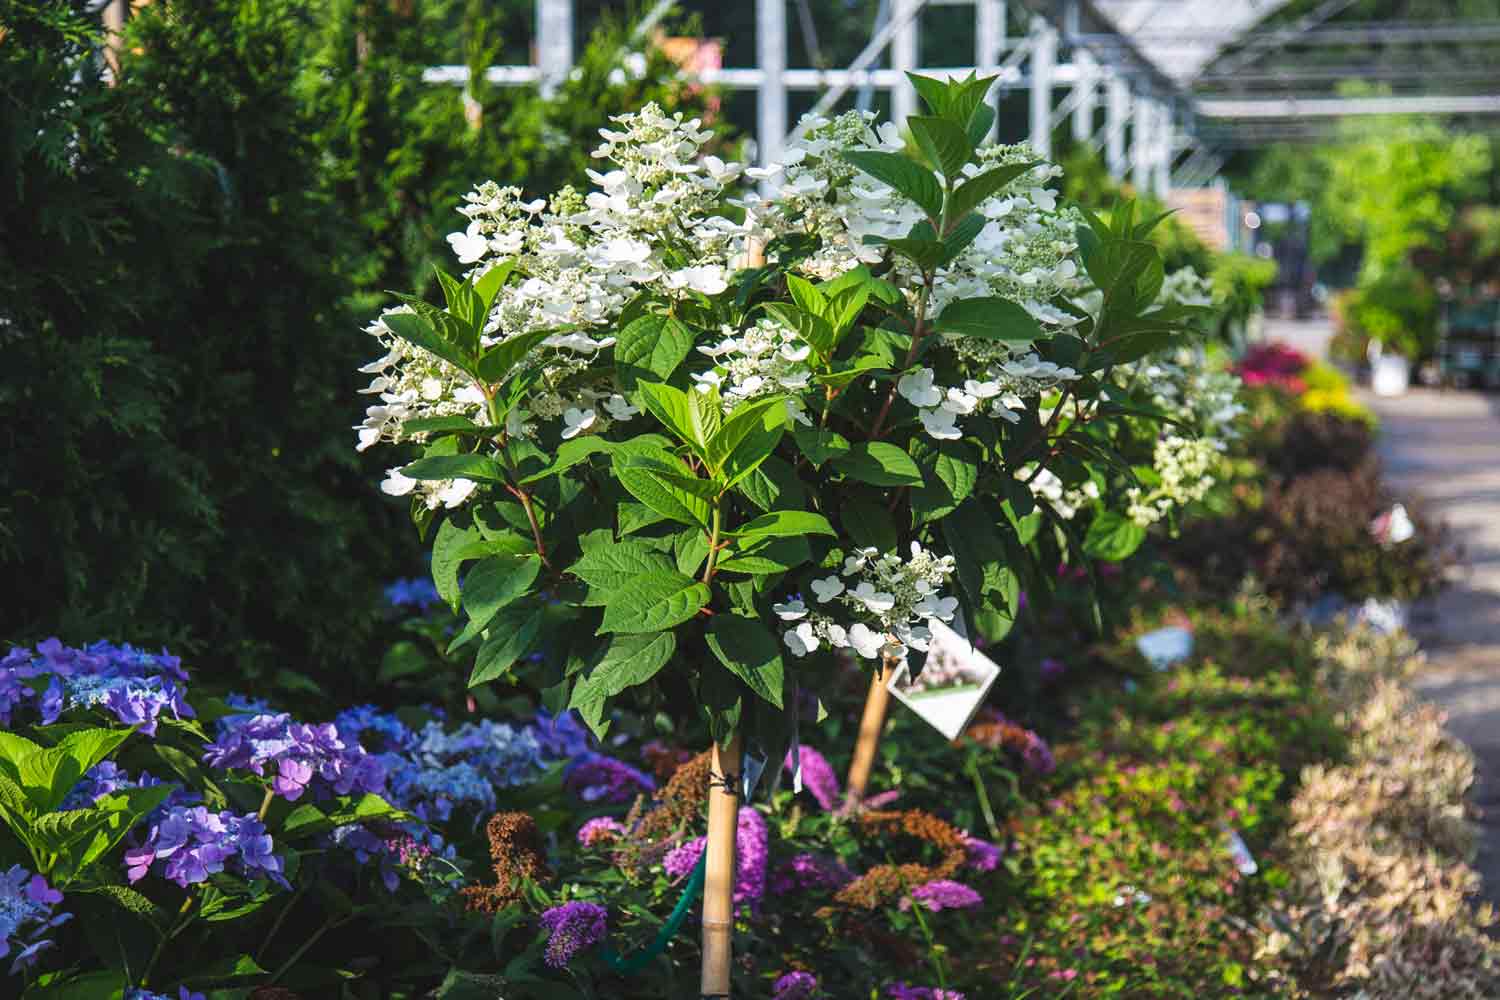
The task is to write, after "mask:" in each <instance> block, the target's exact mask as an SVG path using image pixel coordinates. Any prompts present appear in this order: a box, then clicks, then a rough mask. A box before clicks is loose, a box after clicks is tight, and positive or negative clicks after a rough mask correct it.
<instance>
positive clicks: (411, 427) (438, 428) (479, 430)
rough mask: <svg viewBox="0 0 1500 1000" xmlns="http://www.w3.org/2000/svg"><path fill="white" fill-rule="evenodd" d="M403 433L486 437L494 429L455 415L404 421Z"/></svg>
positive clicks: (402, 424)
mask: <svg viewBox="0 0 1500 1000" xmlns="http://www.w3.org/2000/svg"><path fill="white" fill-rule="evenodd" d="M401 433H403V434H430V435H433V436H435V437H436V436H442V435H444V434H475V435H484V434H492V433H494V428H492V427H481V426H479V425H478V424H476V423H475V422H474V421H472V420H470V419H469V418H468V417H460V416H458V415H457V414H454V415H453V416H449V417H417V418H416V419H414V420H403V421H402V422H401Z"/></svg>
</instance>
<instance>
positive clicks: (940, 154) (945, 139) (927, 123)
mask: <svg viewBox="0 0 1500 1000" xmlns="http://www.w3.org/2000/svg"><path fill="white" fill-rule="evenodd" d="M906 126H907V128H909V129H911V134H912V138H914V139H916V140H917V146H918V147H919V148H920V149H921V150H922V153H923V154H924V155H925V156H926V157H927V162H928V163H929V164H930V165H931V166H932V167H933V168H934V169H936V170H938V171H939V172H940V173H942V175H943V176H944V177H947V178H948V179H949V180H950V181H951V180H952V179H953V178H956V177H960V176H962V175H963V168H964V166H965V165H966V164H967V163H968V162H969V160H970V158H971V157H973V155H974V146H973V144H971V143H970V142H969V136H968V135H967V133H965V132H964V130H963V126H961V125H957V124H955V123H953V122H951V121H948V120H946V119H943V118H938V117H934V116H930V115H912V116H911V117H909V118H907V119H906Z"/></svg>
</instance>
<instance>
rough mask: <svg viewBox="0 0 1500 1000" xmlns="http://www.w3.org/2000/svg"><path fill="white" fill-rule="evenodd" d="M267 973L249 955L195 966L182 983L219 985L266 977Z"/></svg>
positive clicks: (230, 957)
mask: <svg viewBox="0 0 1500 1000" xmlns="http://www.w3.org/2000/svg"><path fill="white" fill-rule="evenodd" d="M266 971H267V970H265V969H263V968H261V967H260V965H259V964H257V963H256V961H255V959H253V958H251V957H250V956H249V955H233V956H229V957H226V958H220V959H216V960H215V961H212V962H204V963H202V964H200V965H195V966H194V967H193V968H192V969H191V970H190V971H188V972H186V973H185V974H184V975H183V977H182V981H183V983H185V984H193V983H204V984H213V985H217V984H219V983H222V982H224V981H225V980H229V979H245V978H248V977H250V976H260V975H264V974H265V973H266Z"/></svg>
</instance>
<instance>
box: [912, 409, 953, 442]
mask: <svg viewBox="0 0 1500 1000" xmlns="http://www.w3.org/2000/svg"><path fill="white" fill-rule="evenodd" d="M918 417H919V418H920V419H921V421H922V429H923V430H925V431H926V432H927V434H928V436H929V437H934V438H937V439H938V440H939V441H956V440H958V439H959V438H961V437H963V432H962V431H961V430H959V429H958V424H957V420H958V415H957V414H956V413H954V412H953V411H952V410H944V409H936V410H921V411H920V412H919V413H918Z"/></svg>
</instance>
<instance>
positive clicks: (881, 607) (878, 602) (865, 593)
mask: <svg viewBox="0 0 1500 1000" xmlns="http://www.w3.org/2000/svg"><path fill="white" fill-rule="evenodd" d="M849 593H850V594H851V595H852V596H853V597H854V598H855V599H856V600H857V601H859V602H860V603H861V604H863V605H864V606H865V607H866V608H868V609H869V610H871V611H873V612H874V613H875V614H877V615H878V614H882V613H884V612H886V611H889V610H891V608H894V607H895V606H896V597H895V595H894V594H887V593H885V592H884V591H879V590H876V589H875V585H874V584H872V583H870V582H869V581H868V580H865V581H862V582H861V583H860V584H859V585H858V586H856V587H855V588H854V589H853V590H851V591H850V592H849Z"/></svg>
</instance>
